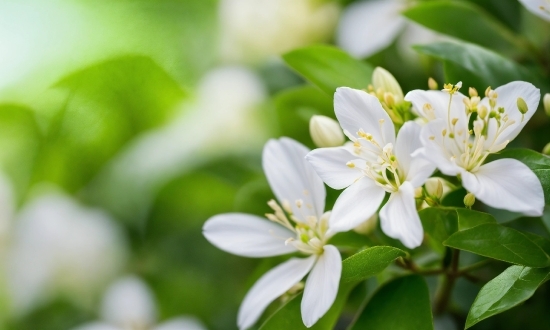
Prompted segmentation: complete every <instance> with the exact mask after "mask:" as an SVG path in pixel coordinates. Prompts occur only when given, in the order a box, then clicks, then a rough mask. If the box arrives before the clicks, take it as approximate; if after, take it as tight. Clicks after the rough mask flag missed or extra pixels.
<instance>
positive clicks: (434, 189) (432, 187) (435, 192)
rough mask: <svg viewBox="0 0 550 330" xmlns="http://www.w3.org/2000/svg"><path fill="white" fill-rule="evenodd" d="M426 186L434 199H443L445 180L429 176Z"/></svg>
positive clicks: (429, 194) (427, 191)
mask: <svg viewBox="0 0 550 330" xmlns="http://www.w3.org/2000/svg"><path fill="white" fill-rule="evenodd" d="M424 188H425V189H426V193H427V194H428V196H430V197H431V198H432V199H441V197H443V182H442V181H441V179H439V178H429V179H428V180H426V183H425V184H424Z"/></svg>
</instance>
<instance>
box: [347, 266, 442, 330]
mask: <svg viewBox="0 0 550 330" xmlns="http://www.w3.org/2000/svg"><path fill="white" fill-rule="evenodd" d="M351 329H352V330H353V329H357V330H359V329H369V330H387V329H392V330H411V329H415V330H433V320H432V310H431V306H430V294H429V291H428V286H427V285H426V282H425V281H424V279H423V278H422V277H421V276H418V275H411V276H405V277H401V278H398V279H396V280H393V281H391V282H389V283H387V284H386V285H384V286H383V287H382V288H381V289H380V290H379V291H378V292H376V293H375V294H374V296H373V297H372V299H371V300H370V301H369V302H368V303H367V305H366V306H365V309H364V310H363V311H362V312H361V315H360V316H359V318H358V319H357V322H355V324H354V325H353V327H352V328H351Z"/></svg>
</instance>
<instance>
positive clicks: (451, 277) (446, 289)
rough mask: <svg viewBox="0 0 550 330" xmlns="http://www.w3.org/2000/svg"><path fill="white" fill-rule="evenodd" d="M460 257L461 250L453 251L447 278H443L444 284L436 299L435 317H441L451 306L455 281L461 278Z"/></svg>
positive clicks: (446, 273)
mask: <svg viewBox="0 0 550 330" xmlns="http://www.w3.org/2000/svg"><path fill="white" fill-rule="evenodd" d="M459 257H460V250H456V249H453V256H452V259H451V264H450V265H449V267H448V268H447V269H446V272H445V277H444V278H443V283H442V285H441V288H440V290H439V292H438V294H437V295H436V298H435V303H434V314H435V315H439V314H441V313H443V312H444V311H445V310H446V309H447V306H448V305H449V301H450V300H451V293H452V292H453V287H454V284H455V281H456V279H457V278H458V277H459V276H460V275H459V272H458V259H459Z"/></svg>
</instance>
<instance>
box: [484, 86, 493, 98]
mask: <svg viewBox="0 0 550 330" xmlns="http://www.w3.org/2000/svg"><path fill="white" fill-rule="evenodd" d="M491 91H492V89H491V86H489V87H487V88H486V89H485V96H486V97H489V93H490V92H491Z"/></svg>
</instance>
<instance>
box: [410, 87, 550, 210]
mask: <svg viewBox="0 0 550 330" xmlns="http://www.w3.org/2000/svg"><path fill="white" fill-rule="evenodd" d="M475 94H477V93H475V92H474V93H472V95H473V96H472V97H471V98H468V97H466V96H464V95H462V94H460V93H459V92H458V88H457V86H455V87H453V86H449V85H446V86H445V89H444V90H443V91H420V90H415V91H411V92H409V93H408V94H407V95H406V96H405V99H406V100H408V101H410V102H412V104H413V106H414V107H415V108H416V110H417V111H418V112H419V113H421V114H423V115H424V116H425V117H426V118H427V119H429V120H430V121H429V122H428V124H426V125H425V126H424V128H423V129H422V132H421V140H422V144H423V146H424V147H423V148H422V149H420V150H419V151H418V153H419V154H421V155H424V157H425V158H426V159H429V160H430V161H431V162H433V163H434V164H435V165H436V166H437V167H438V168H439V170H440V171H441V172H443V173H444V174H447V175H460V177H461V178H462V184H463V186H464V188H466V189H467V190H468V191H470V192H471V193H473V194H474V195H475V197H476V198H478V199H479V200H481V201H482V202H484V203H485V204H487V205H489V206H492V207H495V208H500V209H505V210H509V211H515V212H521V213H524V214H526V215H531V216H539V215H541V214H542V210H543V207H544V195H543V191H542V186H541V184H540V182H539V180H538V178H537V177H536V176H535V174H534V173H533V172H532V171H531V170H530V169H529V168H528V167H527V166H526V165H524V164H523V163H522V162H520V161H518V160H515V159H499V160H496V161H493V162H490V163H487V164H484V163H485V160H486V158H487V156H489V154H491V153H495V152H498V151H500V150H502V149H504V147H506V145H507V144H508V142H510V141H511V140H513V139H514V138H515V137H516V136H517V135H518V134H519V132H520V131H521V129H522V128H523V126H525V124H526V123H527V121H528V120H529V119H530V118H531V116H532V115H533V114H534V113H535V111H536V109H537V107H538V104H539V99H540V91H539V90H538V89H537V88H535V86H533V85H531V84H530V83H527V82H522V81H515V82H511V83H509V84H506V85H504V86H501V87H499V88H497V89H495V90H491V89H490V88H488V89H487V91H486V95H487V96H486V97H485V98H483V99H482V100H480V99H479V97H478V96H475ZM420 109H421V110H420ZM473 112H477V114H478V115H477V117H476V119H475V120H474V121H473V124H472V126H471V127H470V126H469V122H470V120H471V118H470V117H471V114H472V113H473Z"/></svg>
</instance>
